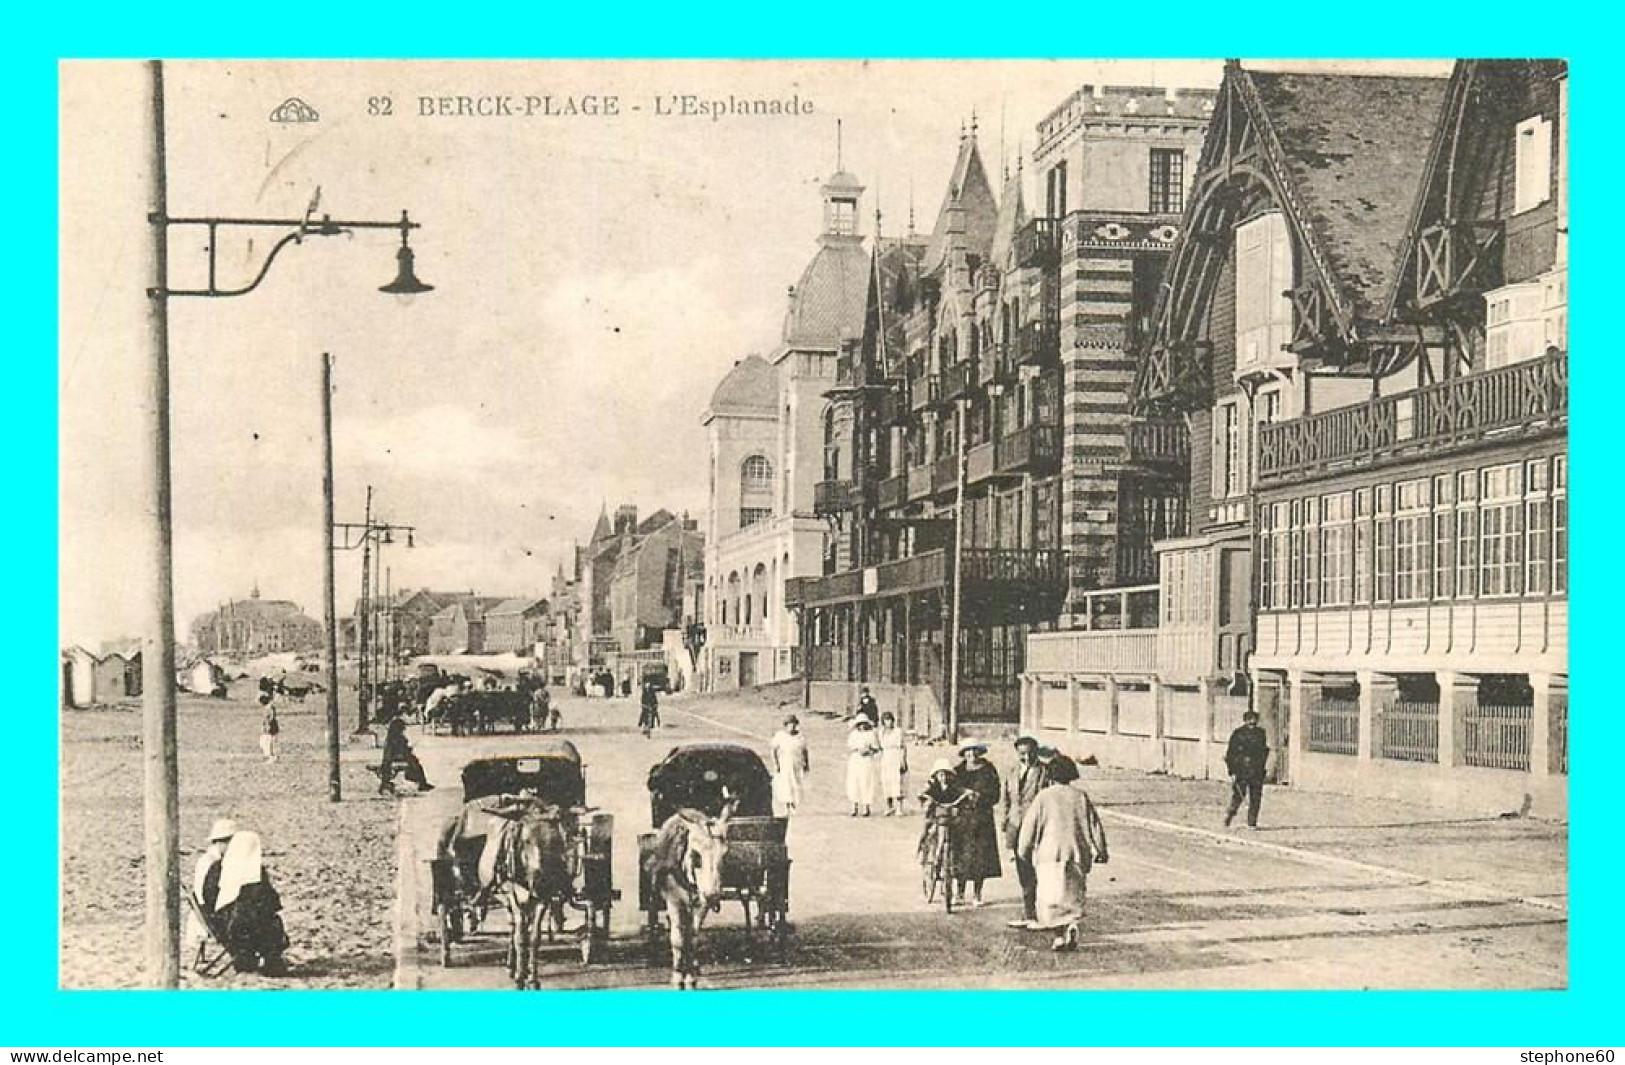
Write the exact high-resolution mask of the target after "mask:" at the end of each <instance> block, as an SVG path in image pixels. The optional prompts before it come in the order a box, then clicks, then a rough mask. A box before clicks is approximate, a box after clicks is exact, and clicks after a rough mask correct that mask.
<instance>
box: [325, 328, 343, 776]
mask: <svg viewBox="0 0 1625 1065" xmlns="http://www.w3.org/2000/svg"><path fill="white" fill-rule="evenodd" d="M322 546H323V551H322V624H323V626H324V628H325V629H326V644H325V646H326V650H327V663H326V665H327V798H328V801H330V802H338V801H340V800H341V799H342V798H343V797H344V793H343V788H342V787H341V785H340V783H339V615H338V603H337V601H336V600H337V596H336V593H335V591H334V580H333V356H332V354H331V353H328V352H323V353H322Z"/></svg>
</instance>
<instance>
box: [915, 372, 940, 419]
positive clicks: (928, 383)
mask: <svg viewBox="0 0 1625 1065" xmlns="http://www.w3.org/2000/svg"><path fill="white" fill-rule="evenodd" d="M909 392H910V395H909V407H910V409H912V410H915V411H922V410H927V409H929V408H931V407H934V406H936V405H937V404H938V403H940V402H941V401H942V382H941V380H940V379H939V378H938V377H937V375H936V374H934V373H933V374H926V375H925V376H924V377H916V378H915V379H914V380H913V382H912V383H911V385H910V388H909Z"/></svg>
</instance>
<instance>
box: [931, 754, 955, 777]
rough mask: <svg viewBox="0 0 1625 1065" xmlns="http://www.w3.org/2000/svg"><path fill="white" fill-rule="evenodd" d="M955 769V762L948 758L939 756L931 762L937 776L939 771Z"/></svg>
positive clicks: (933, 772) (949, 771)
mask: <svg viewBox="0 0 1625 1065" xmlns="http://www.w3.org/2000/svg"><path fill="white" fill-rule="evenodd" d="M953 771H954V767H953V763H951V762H949V761H948V759H946V758H938V759H937V760H936V761H935V762H932V763H931V775H932V776H936V775H937V774H938V773H952V772H953Z"/></svg>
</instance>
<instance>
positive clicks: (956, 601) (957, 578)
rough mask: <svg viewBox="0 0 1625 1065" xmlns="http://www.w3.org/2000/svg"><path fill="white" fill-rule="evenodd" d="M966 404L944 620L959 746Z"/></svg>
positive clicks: (952, 726)
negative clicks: (946, 618)
mask: <svg viewBox="0 0 1625 1065" xmlns="http://www.w3.org/2000/svg"><path fill="white" fill-rule="evenodd" d="M966 407H967V403H966V401H965V400H959V401H958V402H957V403H955V404H954V408H955V413H956V414H957V416H958V422H959V427H958V431H957V432H956V433H955V434H954V435H955V438H956V445H957V449H958V453H957V455H956V458H955V462H956V465H957V468H958V477H957V478H956V480H957V485H956V492H955V495H954V582H953V609H952V611H951V612H950V616H949V621H948V625H949V628H948V641H949V642H948V742H949V743H952V744H958V743H959V627H960V614H961V612H962V610H963V606H964V596H965V577H964V574H963V572H962V570H963V569H964V562H965V423H966V421H967V418H966V413H967V412H966Z"/></svg>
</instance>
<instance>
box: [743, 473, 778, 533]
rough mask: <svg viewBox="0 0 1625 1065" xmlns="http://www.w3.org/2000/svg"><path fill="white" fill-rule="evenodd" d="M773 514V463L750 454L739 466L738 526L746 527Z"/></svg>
mask: <svg viewBox="0 0 1625 1065" xmlns="http://www.w3.org/2000/svg"><path fill="white" fill-rule="evenodd" d="M772 516H773V463H771V462H769V461H768V459H767V456H766V455H752V456H750V457H749V458H747V459H746V460H745V461H744V462H743V463H741V464H740V467H739V527H740V528H741V529H748V528H749V527H750V526H752V525H755V524H756V523H758V522H762V521H766V520H767V519H768V518H771V517H772Z"/></svg>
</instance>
